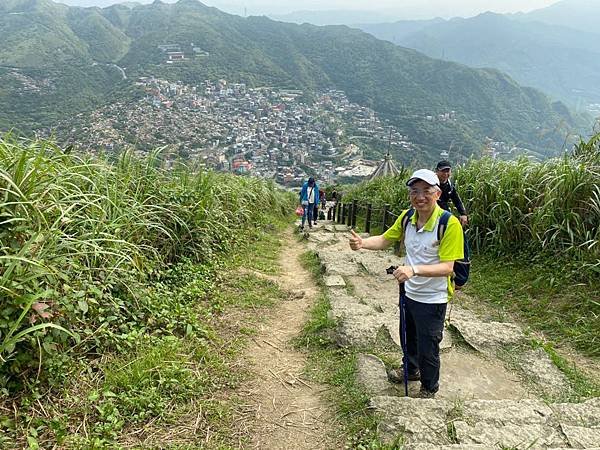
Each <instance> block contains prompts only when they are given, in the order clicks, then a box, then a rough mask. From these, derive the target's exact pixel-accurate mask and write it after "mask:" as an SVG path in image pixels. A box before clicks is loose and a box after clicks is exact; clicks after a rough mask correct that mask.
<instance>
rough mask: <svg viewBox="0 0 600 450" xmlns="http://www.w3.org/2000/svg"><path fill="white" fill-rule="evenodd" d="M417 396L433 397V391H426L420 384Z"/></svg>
mask: <svg viewBox="0 0 600 450" xmlns="http://www.w3.org/2000/svg"><path fill="white" fill-rule="evenodd" d="M417 398H435V392H432V391H428V390H427V389H424V388H423V386H421V389H420V390H419V393H418V394H417Z"/></svg>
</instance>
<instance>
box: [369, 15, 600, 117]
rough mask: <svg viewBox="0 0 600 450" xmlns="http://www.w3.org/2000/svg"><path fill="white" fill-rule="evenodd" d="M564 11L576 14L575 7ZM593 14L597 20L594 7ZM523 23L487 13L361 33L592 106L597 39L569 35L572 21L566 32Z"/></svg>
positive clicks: (598, 93) (599, 95)
mask: <svg viewBox="0 0 600 450" xmlns="http://www.w3.org/2000/svg"><path fill="white" fill-rule="evenodd" d="M570 8H571V9H572V11H580V10H581V6H580V5H578V6H575V5H571V6H570ZM595 9H596V14H597V13H598V8H597V5H596V7H595ZM523 19H524V17H520V18H518V19H517V18H515V17H511V16H508V15H502V14H495V13H491V12H488V13H486V14H480V15H478V16H475V17H470V18H468V19H455V20H449V21H443V20H432V21H401V22H397V23H395V24H369V25H363V26H362V27H361V28H362V29H363V30H365V31H367V32H368V33H371V34H373V36H375V37H377V38H379V39H385V40H388V41H391V42H394V43H395V44H398V45H401V46H403V47H408V48H413V49H415V50H417V51H419V52H422V53H424V54H426V55H429V56H431V57H432V58H441V59H445V60H447V61H455V62H458V63H461V64H466V65H468V66H470V67H495V68H497V69H500V70H502V71H504V72H506V73H508V74H509V75H510V76H511V77H512V78H514V79H515V80H517V81H518V82H519V83H520V84H522V85H524V86H532V87H535V88H537V89H540V90H541V91H543V92H546V93H548V94H550V95H552V97H554V98H556V99H560V100H562V101H565V102H568V103H569V104H571V105H573V106H574V105H577V103H583V104H589V103H596V102H598V100H599V99H600V89H599V88H598V86H599V85H600V79H599V78H598V73H599V69H600V65H599V59H600V58H599V56H600V54H599V52H598V46H597V43H596V42H597V40H598V36H597V35H596V34H595V33H593V32H591V30H592V29H591V28H590V29H589V30H587V31H583V30H575V29H574V28H573V26H571V25H575V24H576V23H577V21H571V22H570V24H571V25H570V26H569V27H568V28H567V27H558V26H554V25H551V24H548V23H543V21H542V22H537V21H525V20H523ZM475 36H476V37H477V38H476V39H474V37H475ZM515 43H518V44H517V48H518V50H517V51H515Z"/></svg>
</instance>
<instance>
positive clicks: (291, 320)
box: [242, 231, 339, 449]
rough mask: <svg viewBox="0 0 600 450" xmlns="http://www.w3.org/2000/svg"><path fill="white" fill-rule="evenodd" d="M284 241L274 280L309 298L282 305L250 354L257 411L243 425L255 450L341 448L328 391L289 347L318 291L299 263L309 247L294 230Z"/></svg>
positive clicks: (248, 392)
mask: <svg viewBox="0 0 600 450" xmlns="http://www.w3.org/2000/svg"><path fill="white" fill-rule="evenodd" d="M283 239H284V240H285V242H286V245H285V248H284V250H283V252H282V255H281V258H280V265H281V273H280V274H279V275H278V276H277V277H274V281H276V282H277V283H278V284H279V285H280V286H282V287H283V288H284V289H286V290H289V291H292V292H294V293H298V292H302V291H303V292H304V295H303V296H300V295H296V296H292V298H294V297H299V298H296V299H293V300H289V301H286V302H284V303H282V304H280V305H278V306H277V308H276V309H275V310H273V311H272V312H271V314H270V317H268V318H267V320H266V321H265V323H263V325H262V326H261V327H260V328H259V332H258V334H257V335H256V336H255V337H254V340H253V342H252V344H251V345H250V346H249V347H248V348H247V350H246V351H245V354H244V359H246V360H248V361H250V363H251V364H252V371H253V372H254V373H255V375H256V376H255V378H254V381H253V382H251V383H250V384H248V385H246V386H245V388H244V389H243V394H242V395H243V396H244V397H246V398H247V399H248V401H247V405H248V407H249V408H252V409H253V410H254V418H253V419H252V420H250V421H249V422H248V423H246V424H244V425H245V427H247V428H248V429H250V430H251V436H252V448H260V449H328V448H339V443H337V442H336V441H335V439H336V438H335V434H336V433H335V430H336V429H337V427H335V424H334V415H333V413H332V410H331V408H330V407H329V406H328V405H327V403H326V402H325V401H324V400H323V399H322V397H321V393H322V392H323V391H324V390H325V389H326V387H325V386H323V385H319V384H315V383H313V382H308V381H306V380H304V379H303V377H302V372H303V370H304V368H305V365H306V356H305V355H304V354H303V353H301V352H299V351H297V350H296V349H294V347H293V345H292V344H291V342H290V341H291V340H292V339H293V338H294V337H295V336H297V335H298V334H299V333H300V331H301V330H302V327H303V325H304V323H305V322H306V321H307V320H308V313H309V311H310V309H311V307H312V305H313V303H314V302H315V300H316V298H317V296H318V294H319V291H318V288H317V287H316V285H315V283H314V281H313V279H312V276H311V274H310V273H309V272H308V271H307V270H305V269H304V268H303V267H302V265H301V263H300V261H299V259H298V258H299V256H300V255H301V254H302V253H304V252H305V251H306V248H305V247H304V246H303V244H301V243H299V242H298V241H297V240H296V239H295V237H294V236H293V234H292V233H291V231H288V232H286V233H285V235H284V236H283ZM270 278H271V277H270ZM272 279H273V278H272Z"/></svg>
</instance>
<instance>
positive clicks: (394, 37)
mask: <svg viewBox="0 0 600 450" xmlns="http://www.w3.org/2000/svg"><path fill="white" fill-rule="evenodd" d="M445 22H446V20H444V19H442V18H439V17H438V18H435V19H429V20H399V21H398V22H391V23H360V24H354V25H352V27H354V28H359V29H361V30H363V31H365V32H367V33H369V34H372V35H373V36H375V37H376V38H377V39H383V40H384V41H389V42H392V43H394V44H403V43H404V40H405V39H406V38H407V37H408V36H410V35H411V34H413V33H418V32H419V31H421V30H424V29H426V28H428V27H430V26H433V25H438V24H441V23H445Z"/></svg>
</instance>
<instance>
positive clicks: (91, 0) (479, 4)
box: [55, 0, 557, 20]
mask: <svg viewBox="0 0 600 450" xmlns="http://www.w3.org/2000/svg"><path fill="white" fill-rule="evenodd" d="M55 1H58V2H60V3H65V4H68V5H78V6H108V5H110V4H113V3H120V1H118V0H55ZM138 1H139V0H138ZM163 1H166V2H168V3H173V1H175V0H163ZM556 2H557V0H485V1H484V0H204V1H203V3H204V4H206V5H209V6H215V7H217V8H219V9H222V10H223V11H226V12H229V13H233V14H239V15H244V12H246V13H247V14H248V15H262V14H265V15H268V14H286V13H290V12H293V11H298V10H336V9H343V10H364V11H371V12H375V11H382V12H386V13H393V14H394V15H396V16H397V17H390V20H397V19H418V18H432V17H454V16H462V17H467V16H473V15H477V14H479V13H481V12H485V11H494V12H517V11H524V12H526V11H531V10H533V9H537V8H543V7H545V6H548V5H551V4H553V3H556ZM140 3H151V0H141V1H140Z"/></svg>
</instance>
